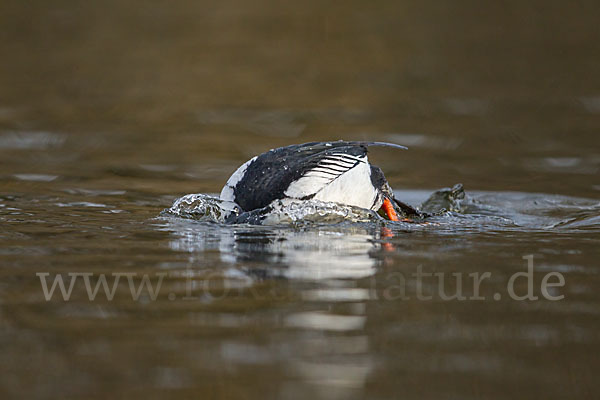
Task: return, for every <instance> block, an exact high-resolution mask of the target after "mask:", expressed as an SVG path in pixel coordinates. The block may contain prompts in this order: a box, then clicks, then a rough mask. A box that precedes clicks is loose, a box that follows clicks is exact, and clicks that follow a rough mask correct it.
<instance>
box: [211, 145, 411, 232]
mask: <svg viewBox="0 0 600 400" xmlns="http://www.w3.org/2000/svg"><path fill="white" fill-rule="evenodd" d="M372 146H383V147H391V148H395V149H402V150H406V149H407V148H406V147H405V146H402V145H399V144H394V143H386V142H371V141H344V140H338V141H329V142H309V143H303V144H294V145H290V146H285V147H279V148H276V149H271V150H269V151H267V152H265V153H263V154H260V155H257V156H255V157H253V158H251V159H250V160H248V161H246V162H245V163H244V164H242V165H241V166H240V167H239V168H238V169H237V170H236V171H235V172H234V173H233V174H232V175H231V176H230V177H229V179H228V180H227V182H226V183H225V186H223V189H222V190H221V193H220V195H219V198H220V200H221V201H226V202H233V203H234V204H236V205H237V206H238V207H239V208H240V209H241V210H242V211H244V212H251V211H254V210H258V209H262V208H264V207H267V206H269V205H270V204H271V203H272V202H274V201H276V200H283V199H292V200H296V201H305V200H318V201H322V202H333V203H338V204H343V205H350V206H356V207H362V208H366V209H369V210H373V211H375V212H378V213H379V214H380V215H381V216H382V217H384V218H387V219H389V220H391V221H399V220H400V217H399V215H401V216H403V217H408V216H410V215H419V212H418V211H417V210H415V209H414V208H412V207H411V206H409V205H407V204H405V203H403V202H401V201H399V200H397V199H396V198H395V197H394V192H393V190H392V188H391V187H390V185H389V183H388V181H387V180H386V178H385V175H384V174H383V171H382V170H381V168H379V167H377V166H375V165H373V164H371V163H369V159H368V155H367V153H368V149H369V147H372Z"/></svg>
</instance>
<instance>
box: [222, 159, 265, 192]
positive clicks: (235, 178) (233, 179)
mask: <svg viewBox="0 0 600 400" xmlns="http://www.w3.org/2000/svg"><path fill="white" fill-rule="evenodd" d="M256 157H258V156H254V157H252V158H251V159H250V160H248V161H246V162H245V163H243V164H242V165H241V166H240V167H239V168H238V169H237V170H235V172H234V173H233V175H231V176H230V177H229V179H228V180H227V183H226V184H225V186H223V189H222V190H221V194H220V195H219V198H220V199H221V200H223V201H233V202H235V199H234V194H233V188H234V187H235V185H237V184H238V182H239V181H241V180H242V178H243V177H244V174H245V173H246V169H248V165H250V163H252V162H253V161H254V160H256Z"/></svg>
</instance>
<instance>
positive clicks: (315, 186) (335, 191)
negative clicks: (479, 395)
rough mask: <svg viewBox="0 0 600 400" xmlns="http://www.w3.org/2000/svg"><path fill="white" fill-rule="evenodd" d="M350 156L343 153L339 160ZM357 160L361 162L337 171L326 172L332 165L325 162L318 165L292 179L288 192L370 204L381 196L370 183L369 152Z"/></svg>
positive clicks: (326, 199) (316, 198)
mask: <svg viewBox="0 0 600 400" xmlns="http://www.w3.org/2000/svg"><path fill="white" fill-rule="evenodd" d="M331 158H333V157H331ZM331 158H330V160H331ZM353 158H354V157H353ZM348 159H349V157H348V156H347V155H344V156H341V157H339V159H338V160H337V161H341V162H348V161H349V160H348ZM354 160H355V161H360V162H359V163H358V164H357V165H356V166H354V167H351V168H350V167H349V169H347V170H346V171H343V172H340V173H338V174H337V175H332V174H328V173H326V172H325V171H327V170H329V169H328V168H327V167H326V166H325V165H322V166H321V165H319V166H317V167H315V168H314V169H312V170H310V171H308V172H307V173H306V174H305V175H304V176H303V177H302V178H300V179H298V180H297V181H295V182H292V183H291V184H290V187H289V188H288V189H287V190H286V191H285V195H286V196H288V197H291V198H296V199H301V198H304V197H306V196H310V195H314V197H313V199H315V200H320V201H330V202H335V203H341V204H348V205H352V206H358V207H362V208H371V207H372V206H373V203H374V202H375V200H376V199H377V196H378V193H377V190H376V189H375V188H374V187H373V184H372V183H371V167H370V165H369V162H368V159H367V157H366V156H365V157H360V158H354ZM329 171H331V170H329Z"/></svg>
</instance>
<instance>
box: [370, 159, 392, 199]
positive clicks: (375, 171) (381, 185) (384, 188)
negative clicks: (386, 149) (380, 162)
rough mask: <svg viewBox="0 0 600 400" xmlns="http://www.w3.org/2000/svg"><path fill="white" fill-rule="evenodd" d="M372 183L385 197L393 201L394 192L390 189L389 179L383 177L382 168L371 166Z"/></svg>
mask: <svg viewBox="0 0 600 400" xmlns="http://www.w3.org/2000/svg"><path fill="white" fill-rule="evenodd" d="M371 183H372V184H373V186H375V188H377V190H379V191H380V192H381V193H382V194H383V195H384V196H386V197H388V198H390V199H393V198H394V192H393V191H392V188H391V187H390V184H389V183H388V181H387V179H385V175H383V171H382V170H381V168H379V167H377V166H375V165H373V164H371Z"/></svg>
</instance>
